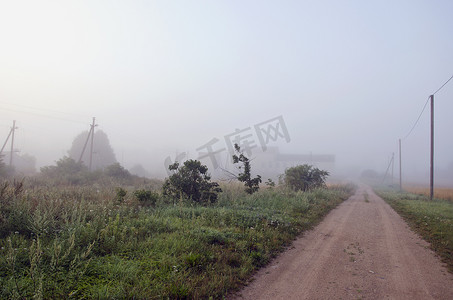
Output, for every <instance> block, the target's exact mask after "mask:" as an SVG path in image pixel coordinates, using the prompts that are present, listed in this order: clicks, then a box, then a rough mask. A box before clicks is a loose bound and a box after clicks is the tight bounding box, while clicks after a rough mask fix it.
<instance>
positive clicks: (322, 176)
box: [284, 164, 329, 192]
mask: <svg viewBox="0 0 453 300" xmlns="http://www.w3.org/2000/svg"><path fill="white" fill-rule="evenodd" d="M327 176H329V172H327V171H324V170H320V169H318V168H315V167H313V166H310V165H307V164H304V165H300V166H296V167H291V168H289V169H286V171H285V175H284V182H285V184H286V185H287V186H288V187H290V188H292V189H294V190H296V191H304V192H305V191H308V190H311V189H314V188H319V187H324V186H325V185H326V182H325V180H326V178H327Z"/></svg>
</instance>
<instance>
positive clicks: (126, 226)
mask: <svg viewBox="0 0 453 300" xmlns="http://www.w3.org/2000/svg"><path fill="white" fill-rule="evenodd" d="M223 189H224V192H223V193H222V194H221V196H220V198H219V200H218V202H217V203H215V204H210V205H207V206H201V205H196V204H194V203H193V202H188V201H184V200H180V201H176V202H173V201H171V200H169V199H165V198H163V197H162V196H160V197H159V198H158V199H157V202H156V203H155V205H153V206H141V204H140V203H139V202H138V201H137V199H135V198H134V197H133V196H132V195H133V190H131V189H129V190H127V194H126V196H125V197H124V198H122V199H119V198H118V197H117V192H115V187H111V188H101V187H58V188H55V187H36V186H35V187H30V186H27V183H25V185H23V186H22V185H21V184H20V183H17V182H16V183H15V184H13V183H9V184H8V183H4V184H3V185H2V186H1V187H0V286H1V290H0V298H2V299H24V298H38V299H40V298H45V299H48V298H54V299H55V298H76V299H81V298H88V299H93V298H99V299H124V298H138V299H162V298H164V299H165V298H170V299H201V298H202V299H206V298H210V297H212V298H222V297H223V296H225V295H227V294H228V293H229V292H231V291H234V290H235V289H237V288H238V287H240V286H241V285H242V284H243V283H244V282H245V281H246V280H247V279H249V278H250V276H251V275H252V274H253V272H254V271H255V270H256V269H257V268H260V267H261V266H263V265H265V264H266V263H268V262H269V260H270V259H271V258H273V257H274V256H275V255H276V254H277V253H279V252H281V251H282V250H284V249H285V247H286V246H288V245H289V243H290V242H291V241H292V240H293V239H294V238H295V237H296V236H297V235H298V234H300V233H301V232H302V231H303V230H306V229H307V228H310V227H311V226H313V225H314V224H316V223H317V222H318V221H319V220H320V219H321V218H322V217H323V216H324V215H325V214H326V213H327V212H328V211H330V210H331V209H332V208H334V207H335V206H337V205H338V204H339V203H341V202H342V201H343V200H345V199H347V198H348V197H349V195H350V194H351V193H352V192H353V191H352V190H353V188H352V187H351V186H335V187H329V188H328V189H319V190H314V191H312V192H307V193H302V192H292V191H290V190H287V189H280V188H273V189H262V190H260V191H259V192H258V193H255V194H253V195H246V194H245V193H244V192H243V189H242V187H238V186H235V185H227V186H224V187H223ZM117 191H118V189H117Z"/></svg>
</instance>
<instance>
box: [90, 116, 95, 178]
mask: <svg viewBox="0 0 453 300" xmlns="http://www.w3.org/2000/svg"><path fill="white" fill-rule="evenodd" d="M94 126H96V118H95V117H93V124H92V125H91V146H90V171H91V166H92V165H93V144H94Z"/></svg>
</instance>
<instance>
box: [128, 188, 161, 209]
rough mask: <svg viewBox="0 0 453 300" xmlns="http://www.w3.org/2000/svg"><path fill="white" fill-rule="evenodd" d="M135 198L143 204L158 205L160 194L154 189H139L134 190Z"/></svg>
mask: <svg viewBox="0 0 453 300" xmlns="http://www.w3.org/2000/svg"><path fill="white" fill-rule="evenodd" d="M134 196H135V198H137V200H138V201H139V202H140V203H141V204H142V205H146V206H148V205H151V206H154V205H156V201H157V199H159V194H158V193H155V192H153V191H147V190H137V191H135V192H134Z"/></svg>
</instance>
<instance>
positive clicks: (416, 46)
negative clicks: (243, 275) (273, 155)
mask: <svg viewBox="0 0 453 300" xmlns="http://www.w3.org/2000/svg"><path fill="white" fill-rule="evenodd" d="M452 13H453V2H451V1H372V2H370V1H366V2H365V1H63V2H62V1H8V0H0V141H1V142H2V144H3V142H4V139H6V136H7V135H8V132H9V129H10V127H11V125H12V121H13V120H17V126H18V127H19V129H18V130H17V132H16V147H15V148H17V149H18V150H20V151H21V153H28V154H30V155H33V156H36V157H37V161H38V166H43V165H50V164H54V162H55V161H56V160H58V159H59V158H61V157H62V156H64V155H67V151H68V150H69V148H70V147H71V144H72V141H73V139H74V138H75V137H76V136H77V135H78V134H79V133H81V132H82V131H85V130H88V129H89V124H90V123H91V118H92V117H96V121H97V124H98V125H99V126H98V127H97V129H101V130H103V131H104V132H105V133H107V135H108V137H109V139H110V143H111V145H112V147H113V149H114V151H115V154H116V157H117V160H118V161H119V162H120V163H121V164H123V165H125V166H126V167H131V166H133V165H135V164H137V163H140V164H142V165H143V166H144V167H145V168H147V169H148V170H149V171H150V172H151V173H152V174H158V173H162V172H163V161H164V160H165V158H166V157H168V156H171V157H172V159H173V158H174V157H175V155H176V154H177V153H180V152H188V153H189V156H190V157H191V158H197V156H198V151H196V149H197V148H199V147H200V146H202V145H204V144H206V143H207V142H209V141H210V140H211V139H213V138H217V139H219V140H220V142H219V143H218V144H217V145H216V148H217V147H219V148H221V147H225V143H224V141H223V139H224V137H225V136H226V135H228V134H231V133H232V132H234V131H235V130H236V129H245V128H247V127H252V128H253V126H254V125H256V124H258V123H260V122H264V121H266V120H269V119H272V118H274V117H277V116H282V117H283V119H284V121H285V123H286V126H287V129H288V132H289V134H290V136H291V141H290V142H286V141H285V140H283V139H279V140H277V141H276V142H272V143H271V144H270V146H278V147H280V151H281V152H284V153H300V154H306V153H315V154H335V155H336V169H337V170H338V172H340V170H341V171H342V172H343V171H344V172H346V171H354V172H360V171H361V170H363V169H366V168H372V169H375V170H377V171H379V172H384V171H385V169H386V168H387V165H388V161H389V159H390V157H391V156H392V153H395V154H397V152H398V139H399V138H403V137H404V136H405V135H406V134H407V133H408V132H409V130H410V129H411V127H412V125H413V124H414V122H415V120H416V119H417V117H418V115H419V113H420V112H421V110H422V108H423V106H424V104H425V102H426V99H427V98H428V96H429V95H430V94H432V93H433V92H434V91H435V90H436V89H437V88H439V87H440V86H441V85H442V84H443V83H444V82H445V81H446V80H447V79H448V78H450V76H451V75H453V55H452V53H453V39H452V36H453V19H452V17H451V16H452ZM435 101H436V108H435V116H436V119H435V128H436V134H435V137H436V150H435V151H436V152H435V161H436V170H441V169H443V168H446V167H447V166H448V165H449V164H450V163H452V162H453V155H452V153H453V152H452V149H453V135H452V134H451V130H452V128H453V118H452V117H451V113H452V111H453V82H450V84H448V85H446V86H445V87H444V88H443V89H442V90H441V91H440V92H439V93H437V94H436V98H435ZM428 168H429V107H428V108H427V110H426V111H425V112H424V113H423V115H422V117H421V118H420V121H419V123H418V125H417V127H416V128H415V130H414V131H413V133H412V134H411V135H410V136H409V137H408V138H406V139H405V140H404V141H403V172H405V173H406V174H408V176H409V175H410V176H415V175H417V176H418V177H420V178H422V179H426V178H428V174H429V169H428ZM395 172H396V170H395ZM450 181H453V179H452V180H450Z"/></svg>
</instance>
